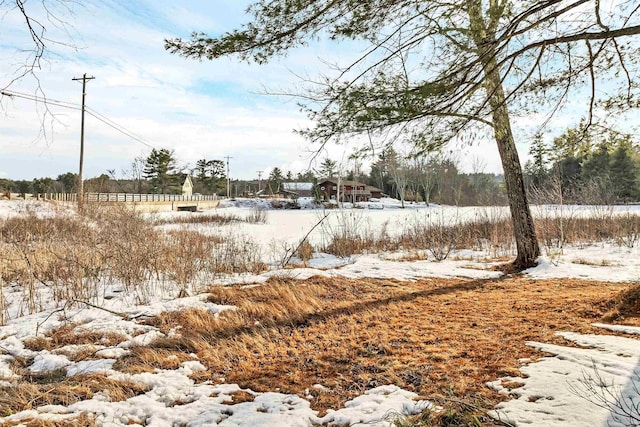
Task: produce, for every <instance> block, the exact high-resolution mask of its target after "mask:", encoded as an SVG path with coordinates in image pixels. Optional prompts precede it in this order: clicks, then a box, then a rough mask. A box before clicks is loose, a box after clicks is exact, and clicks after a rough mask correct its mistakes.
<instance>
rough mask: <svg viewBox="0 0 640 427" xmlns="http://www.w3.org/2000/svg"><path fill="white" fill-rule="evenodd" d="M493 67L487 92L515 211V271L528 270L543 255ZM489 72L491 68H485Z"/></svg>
mask: <svg viewBox="0 0 640 427" xmlns="http://www.w3.org/2000/svg"><path fill="white" fill-rule="evenodd" d="M489 62H493V64H491V65H489V71H488V72H487V74H486V79H487V85H486V86H487V88H486V90H487V92H488V93H490V94H491V95H490V97H489V105H490V106H491V110H492V115H493V129H494V136H495V140H496V143H497V144H498V151H499V152H500V159H501V161H502V169H503V170H504V181H505V185H506V187H507V196H508V198H509V208H510V210H511V220H512V222H513V230H514V234H515V239H516V247H517V248H518V256H517V258H516V260H515V263H514V264H515V267H516V268H518V269H525V268H528V267H532V266H534V265H535V264H536V258H537V257H538V256H539V255H540V248H539V246H538V239H537V238H536V232H535V227H534V224H533V218H532V216H531V210H530V209H529V202H528V201H527V193H526V191H525V188H524V180H523V179H522V167H521V165H520V159H519V157H518V152H517V150H516V144H515V142H514V140H513V133H512V132H511V123H510V120H509V111H508V110H507V106H506V105H505V99H504V91H503V89H502V83H501V81H500V74H499V72H498V70H497V68H496V64H495V61H489ZM485 70H487V68H485Z"/></svg>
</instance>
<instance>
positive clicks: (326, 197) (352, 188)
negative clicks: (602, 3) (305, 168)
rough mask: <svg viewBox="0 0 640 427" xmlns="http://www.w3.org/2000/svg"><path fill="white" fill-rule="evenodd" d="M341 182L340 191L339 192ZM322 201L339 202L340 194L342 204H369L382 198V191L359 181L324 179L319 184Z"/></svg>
mask: <svg viewBox="0 0 640 427" xmlns="http://www.w3.org/2000/svg"><path fill="white" fill-rule="evenodd" d="M338 182H339V187H340V188H339V191H338ZM318 189H319V194H320V201H324V202H328V201H330V200H337V198H338V193H340V201H341V202H352V203H354V202H368V201H369V200H371V198H372V197H374V198H380V197H382V190H381V189H379V188H376V187H374V186H371V185H367V184H364V183H362V182H358V181H351V180H338V179H336V178H328V179H323V180H321V181H320V182H319V183H318Z"/></svg>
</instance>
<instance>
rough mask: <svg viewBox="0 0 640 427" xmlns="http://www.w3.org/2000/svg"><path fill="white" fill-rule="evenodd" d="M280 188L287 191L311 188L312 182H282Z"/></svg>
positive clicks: (309, 189)
mask: <svg viewBox="0 0 640 427" xmlns="http://www.w3.org/2000/svg"><path fill="white" fill-rule="evenodd" d="M282 188H283V189H284V190H287V191H301V190H307V191H311V190H313V182H283V183H282Z"/></svg>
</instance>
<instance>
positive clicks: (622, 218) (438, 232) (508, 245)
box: [321, 209, 640, 260]
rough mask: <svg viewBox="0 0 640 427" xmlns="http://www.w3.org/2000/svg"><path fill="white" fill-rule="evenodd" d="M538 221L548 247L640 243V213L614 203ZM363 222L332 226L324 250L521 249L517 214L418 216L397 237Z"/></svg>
mask: <svg viewBox="0 0 640 427" xmlns="http://www.w3.org/2000/svg"><path fill="white" fill-rule="evenodd" d="M352 216H355V214H353V215H352ZM534 222H535V227H536V232H537V235H538V240H539V241H540V243H541V244H542V245H543V246H544V247H546V248H547V249H552V248H557V247H562V246H564V245H567V244H574V245H580V244H589V243H591V242H601V241H610V242H612V243H614V244H617V245H619V246H625V247H633V246H637V245H638V244H640V216H638V215H635V214H631V213H629V214H623V215H615V214H614V212H613V210H611V209H609V210H604V211H603V212H596V214H595V216H593V217H589V218H582V217H578V216H577V215H576V214H574V215H567V216H566V217H558V216H557V215H556V214H555V213H553V215H551V214H550V215H548V216H543V217H536V218H534ZM358 224H359V222H358V219H357V217H356V219H350V217H349V218H347V219H346V220H345V226H344V227H343V228H336V229H329V230H328V231H326V232H327V236H328V238H329V242H328V243H327V244H326V245H325V246H324V247H323V248H321V250H322V251H323V252H327V253H332V254H335V255H337V256H343V257H344V256H349V255H353V254H359V253H367V252H369V253H370V252H381V251H396V250H405V251H407V250H409V251H410V250H425V251H428V252H429V253H430V256H431V257H432V258H434V259H437V260H442V259H446V258H447V257H448V256H449V254H450V253H451V252H452V251H453V250H456V249H476V250H483V251H486V252H487V253H488V254H489V255H490V256H491V257H494V258H499V257H504V256H505V255H513V254H514V250H515V245H514V240H513V225H512V223H511V220H510V219H508V218H507V217H505V216H504V215H496V214H494V213H491V212H485V213H484V214H483V213H480V214H479V215H478V217H476V218H475V219H473V220H471V221H464V222H460V221H458V220H456V219H455V218H454V219H450V220H444V219H440V218H437V217H434V218H431V219H423V220H416V221H414V222H413V223H410V224H408V226H407V227H406V228H405V229H404V230H403V231H402V233H401V234H400V235H399V236H397V237H391V236H390V235H389V234H388V233H387V229H386V227H382V229H381V230H379V231H377V232H376V231H375V230H371V229H369V228H367V227H363V226H359V227H358V226H357V225H358ZM344 229H348V230H349V231H348V232H346V231H344ZM358 230H360V231H358ZM345 233H346V234H345Z"/></svg>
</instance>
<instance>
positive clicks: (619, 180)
mask: <svg viewBox="0 0 640 427" xmlns="http://www.w3.org/2000/svg"><path fill="white" fill-rule="evenodd" d="M610 169H611V172H610V173H611V183H612V187H613V194H614V195H615V197H616V198H617V200H619V201H623V202H629V201H634V200H635V199H636V197H637V196H638V188H637V186H636V175H637V173H638V167H637V166H636V164H635V163H634V162H633V159H632V158H631V156H630V155H629V151H628V150H626V149H625V148H624V147H623V146H620V147H618V148H617V149H616V150H615V151H614V152H613V155H612V156H611V168H610Z"/></svg>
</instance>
